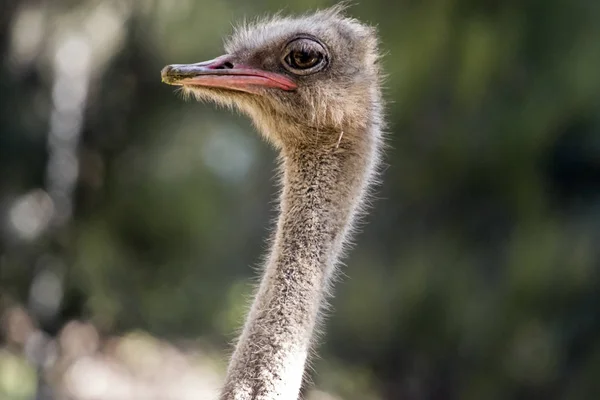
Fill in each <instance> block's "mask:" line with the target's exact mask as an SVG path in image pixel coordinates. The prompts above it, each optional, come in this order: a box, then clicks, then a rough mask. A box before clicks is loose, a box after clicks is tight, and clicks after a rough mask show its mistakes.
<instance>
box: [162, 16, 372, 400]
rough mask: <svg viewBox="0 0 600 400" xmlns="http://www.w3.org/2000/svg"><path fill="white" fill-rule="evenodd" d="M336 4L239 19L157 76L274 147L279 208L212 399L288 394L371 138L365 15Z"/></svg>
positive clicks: (356, 205)
mask: <svg viewBox="0 0 600 400" xmlns="http://www.w3.org/2000/svg"><path fill="white" fill-rule="evenodd" d="M342 8H343V7H339V6H338V7H334V8H331V9H327V10H322V11H317V12H315V13H313V14H309V15H304V16H301V17H297V18H291V17H280V16H277V17H274V18H272V19H268V20H262V21H258V22H256V23H254V24H250V25H244V26H242V27H241V28H238V29H236V30H235V32H234V34H233V35H232V37H231V38H230V39H229V40H228V41H227V42H226V44H225V49H226V54H225V55H223V56H220V57H217V58H215V59H213V60H210V61H206V62H200V63H196V64H174V65H168V66H166V67H165V68H164V69H163V70H162V72H161V76H162V80H163V82H165V83H167V84H171V85H178V86H181V88H182V90H183V91H184V92H185V93H188V94H190V95H192V96H194V97H196V98H197V99H199V100H206V101H212V102H215V103H218V104H221V105H226V106H231V107H236V108H238V109H239V110H240V111H241V112H242V113H245V114H247V115H248V116H249V117H250V118H251V120H252V121H253V123H254V125H255V126H256V128H257V129H258V130H259V131H260V132H261V133H262V134H263V135H264V137H265V138H266V139H267V140H268V141H270V142H271V143H272V144H273V145H274V146H275V147H276V149H277V150H278V151H279V160H280V166H281V174H280V176H281V192H280V200H279V217H278V221H277V228H276V231H275V235H274V237H273V238H272V242H271V250H270V253H269V255H268V258H267V260H266V265H265V267H264V272H263V275H262V279H261V283H260V285H259V287H258V290H257V293H256V295H255V299H254V301H253V303H252V306H251V309H250V311H249V313H248V315H247V319H246V322H245V325H244V328H243V331H242V333H241V335H240V337H239V339H238V341H237V345H236V347H235V350H234V352H233V355H232V357H231V360H230V364H229V367H228V370H227V374H226V378H225V384H224V386H223V389H222V393H221V397H220V399H221V400H233V399H235V400H250V399H256V400H275V399H281V400H295V399H297V398H298V396H299V392H300V388H301V385H302V378H303V375H304V370H305V364H306V361H307V358H308V355H309V352H310V350H311V346H312V345H313V342H314V336H315V328H316V326H317V325H318V323H319V320H320V317H321V310H322V308H323V306H324V304H325V303H326V299H327V296H328V294H329V292H330V286H331V282H332V279H333V276H334V272H335V265H336V263H337V262H338V259H339V258H340V256H341V253H342V251H343V247H344V244H345V243H346V242H347V239H348V233H349V232H350V231H351V229H352V224H353V221H354V220H355V219H356V217H357V214H359V213H360V210H361V206H362V205H363V203H364V198H365V195H366V191H367V189H368V186H369V184H370V183H371V182H372V181H373V180H374V177H375V172H376V169H377V165H378V160H379V155H380V149H381V146H382V133H381V129H382V119H383V118H382V98H381V93H380V83H381V72H380V66H379V53H378V48H377V37H376V33H375V30H374V29H373V28H372V27H369V26H366V25H363V24H362V23H360V22H358V21H357V20H355V19H352V18H348V17H346V16H344V15H343V9H342Z"/></svg>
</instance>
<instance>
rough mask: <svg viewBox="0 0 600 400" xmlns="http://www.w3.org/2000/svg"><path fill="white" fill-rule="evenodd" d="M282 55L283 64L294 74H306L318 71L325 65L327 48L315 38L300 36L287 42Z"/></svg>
mask: <svg viewBox="0 0 600 400" xmlns="http://www.w3.org/2000/svg"><path fill="white" fill-rule="evenodd" d="M283 54H284V57H283V60H282V62H283V66H284V67H285V68H286V69H287V70H288V71H290V72H292V73H294V74H296V75H308V74H313V73H315V72H318V71H320V70H322V69H323V68H325V66H326V65H327V61H328V58H327V50H326V49H325V47H324V46H323V45H322V44H321V43H319V42H318V41H316V40H313V39H308V38H302V39H296V40H293V41H291V42H290V43H288V44H287V46H286V48H285V51H284V53H283Z"/></svg>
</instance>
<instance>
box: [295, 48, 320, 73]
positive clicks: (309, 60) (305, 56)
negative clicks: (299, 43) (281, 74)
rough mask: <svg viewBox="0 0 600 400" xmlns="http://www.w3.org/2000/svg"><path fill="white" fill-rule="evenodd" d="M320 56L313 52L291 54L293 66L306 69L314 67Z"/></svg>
mask: <svg viewBox="0 0 600 400" xmlns="http://www.w3.org/2000/svg"><path fill="white" fill-rule="evenodd" d="M319 56H320V54H319V53H317V52H314V51H294V52H293V53H292V60H293V64H294V65H293V66H295V67H298V68H301V69H306V68H310V67H314V66H315V65H316V64H317V63H318V62H319V59H320V57H319Z"/></svg>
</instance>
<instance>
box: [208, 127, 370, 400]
mask: <svg viewBox="0 0 600 400" xmlns="http://www.w3.org/2000/svg"><path fill="white" fill-rule="evenodd" d="M361 136H362V138H363V139H362V140H361V142H362V143H357V141H348V142H344V141H343V140H342V143H341V144H340V145H339V147H336V145H333V146H326V147H325V148H323V147H320V148H317V147H306V148H303V149H302V148H297V147H292V146H289V147H290V149H288V150H286V149H285V148H284V150H283V151H282V155H283V160H284V162H283V191H282V193H281V201H280V208H281V213H280V216H279V220H278V223H277V232H276V235H275V238H274V242H273V246H272V250H271V253H270V256H269V259H268V261H267V264H266V268H265V271H264V275H263V278H262V281H261V284H260V287H259V289H258V293H257V294H256V298H255V300H254V303H253V305H252V309H251V311H250V313H249V315H248V319H247V321H246V324H245V327H244V330H243V332H242V335H241V337H240V338H239V341H238V344H237V347H236V349H235V352H234V354H233V356H232V360H231V363H230V365H229V370H228V372H227V377H226V382H225V385H224V388H223V392H222V394H221V397H220V399H221V400H234V399H235V400H250V399H252V400H275V399H277V400H296V399H297V398H298V396H299V391H300V386H301V384H302V378H303V374H304V368H305V363H306V360H307V356H308V353H309V350H310V346H311V342H312V337H313V335H314V330H315V325H316V324H317V321H318V317H319V310H320V308H321V307H322V306H323V304H324V302H325V298H326V297H327V294H328V290H329V285H330V281H331V277H332V274H333V270H334V265H335V263H336V261H337V258H338V257H339V255H340V252H341V248H342V244H343V241H344V238H345V236H346V233H347V232H348V230H349V229H350V228H351V223H352V220H353V218H354V215H355V213H356V211H357V209H358V206H359V205H360V202H361V200H362V198H363V197H364V194H365V191H366V183H367V181H368V180H369V178H370V175H371V173H372V170H373V164H374V162H373V160H374V159H376V152H377V148H376V147H377V139H373V138H370V135H368V134H367V135H361ZM292 148H293V150H291V149H292Z"/></svg>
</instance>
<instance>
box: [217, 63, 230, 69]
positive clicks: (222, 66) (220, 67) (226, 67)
mask: <svg viewBox="0 0 600 400" xmlns="http://www.w3.org/2000/svg"><path fill="white" fill-rule="evenodd" d="M214 69H233V64H232V63H231V62H229V61H225V62H224V63H223V64H220V65H217V66H216V67H215V68H214Z"/></svg>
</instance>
